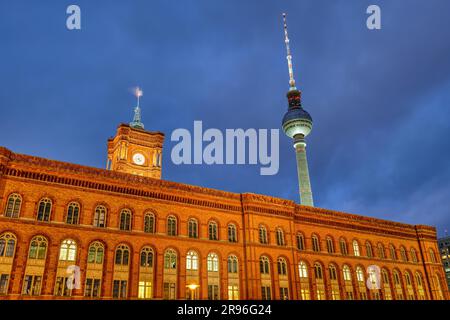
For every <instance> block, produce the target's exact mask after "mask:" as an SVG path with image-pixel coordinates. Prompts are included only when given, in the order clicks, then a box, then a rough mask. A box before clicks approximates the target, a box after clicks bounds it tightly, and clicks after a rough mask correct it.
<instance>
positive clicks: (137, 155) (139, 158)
mask: <svg viewBox="0 0 450 320" xmlns="http://www.w3.org/2000/svg"><path fill="white" fill-rule="evenodd" d="M133 162H134V163H135V164H138V165H140V166H142V165H143V164H144V162H145V157H144V156H143V155H142V153H135V154H134V155H133Z"/></svg>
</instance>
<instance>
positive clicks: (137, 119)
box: [130, 87, 144, 129]
mask: <svg viewBox="0 0 450 320" xmlns="http://www.w3.org/2000/svg"><path fill="white" fill-rule="evenodd" d="M133 91H134V95H135V96H136V99H137V104H136V107H135V108H134V117H133V121H132V122H130V127H132V128H138V129H144V124H143V123H142V122H141V108H140V107H139V102H140V98H141V96H142V95H143V94H144V92H143V91H142V90H141V88H139V87H136V88H135V89H134V90H133Z"/></svg>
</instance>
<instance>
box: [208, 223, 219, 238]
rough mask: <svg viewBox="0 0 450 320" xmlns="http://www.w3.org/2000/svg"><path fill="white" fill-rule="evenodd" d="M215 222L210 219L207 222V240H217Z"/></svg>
mask: <svg viewBox="0 0 450 320" xmlns="http://www.w3.org/2000/svg"><path fill="white" fill-rule="evenodd" d="M217 229H218V228H217V222H215V221H210V222H209V224H208V238H209V240H219V234H218V230H217Z"/></svg>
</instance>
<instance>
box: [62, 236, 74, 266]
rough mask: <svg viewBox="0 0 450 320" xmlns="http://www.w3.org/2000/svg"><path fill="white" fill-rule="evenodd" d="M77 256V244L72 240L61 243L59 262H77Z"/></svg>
mask: <svg viewBox="0 0 450 320" xmlns="http://www.w3.org/2000/svg"><path fill="white" fill-rule="evenodd" d="M76 254H77V244H76V243H75V241H73V240H71V239H66V240H64V241H63V242H62V243H61V248H60V249H59V261H75V258H76Z"/></svg>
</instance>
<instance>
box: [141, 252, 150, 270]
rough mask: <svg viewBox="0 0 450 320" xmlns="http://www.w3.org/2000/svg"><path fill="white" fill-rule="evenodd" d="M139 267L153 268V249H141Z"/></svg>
mask: <svg viewBox="0 0 450 320" xmlns="http://www.w3.org/2000/svg"><path fill="white" fill-rule="evenodd" d="M141 267H143V268H153V249H152V248H150V247H144V248H142V250H141Z"/></svg>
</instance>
